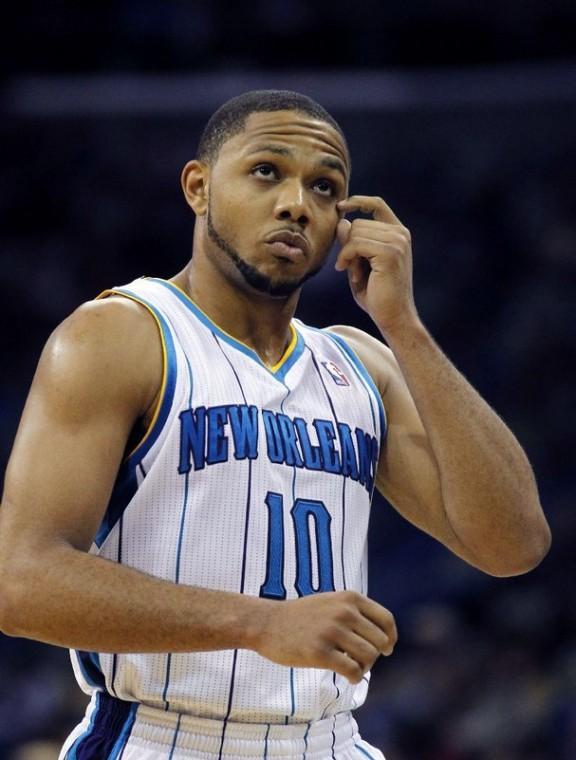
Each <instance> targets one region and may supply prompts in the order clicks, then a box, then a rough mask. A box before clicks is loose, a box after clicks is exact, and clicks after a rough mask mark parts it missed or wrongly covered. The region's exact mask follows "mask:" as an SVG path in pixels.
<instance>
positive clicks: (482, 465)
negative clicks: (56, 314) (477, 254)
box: [0, 91, 550, 760]
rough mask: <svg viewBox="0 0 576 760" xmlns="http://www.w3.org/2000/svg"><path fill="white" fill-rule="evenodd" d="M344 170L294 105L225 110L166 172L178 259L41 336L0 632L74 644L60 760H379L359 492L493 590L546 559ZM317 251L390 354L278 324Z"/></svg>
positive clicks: (526, 482)
mask: <svg viewBox="0 0 576 760" xmlns="http://www.w3.org/2000/svg"><path fill="white" fill-rule="evenodd" d="M349 173H350V157H349V154H348V147H347V144H346V140H345V138H344V135H343V134H342V131H341V129H340V127H339V126H338V124H337V123H336V122H335V121H334V119H333V118H332V117H331V116H330V115H329V114H328V113H327V112H326V111H325V110H324V109H323V108H321V107H320V106H319V105H318V104H316V103H314V102H313V101H311V100H310V99H309V98H307V97H304V96H302V95H298V94H295V93H289V92H282V91H280V92H277V91H265V92H252V93H247V94H245V95H242V96H240V97H239V98H236V99H234V100H232V101H230V102H228V103H226V104H225V105H224V106H223V107H222V108H220V109H219V110H218V111H217V112H216V113H215V114H214V116H213V117H212V118H211V119H210V121H209V123H208V125H207V126H206V129H205V132H204V134H203V136H202V139H201V143H200V147H199V153H198V158H197V159H196V160H193V161H190V162H189V163H188V164H187V165H186V167H185V168H184V171H183V174H182V186H183V190H184V195H185V198H186V200H187V202H188V204H189V205H190V206H191V208H192V210H193V211H194V213H195V215H196V227H195V231H194V244H193V257H192V259H191V261H190V262H189V263H188V264H187V265H186V266H185V268H184V269H183V270H182V271H181V272H180V273H179V274H177V275H175V276H174V277H173V278H171V279H170V280H162V279H155V278H151V279H138V280H135V281H134V282H132V283H130V284H129V285H125V286H122V287H117V288H113V289H111V290H109V291H107V292H105V293H104V294H103V295H102V296H101V297H100V298H99V299H97V300H95V301H94V302H92V303H88V304H85V305H84V306H82V307H80V308H79V309H78V310H77V311H76V312H75V313H74V314H73V315H72V316H71V317H69V318H68V319H67V320H66V321H65V322H64V323H63V324H62V325H60V327H58V328H57V330H56V331H55V332H54V334H53V335H52V336H51V338H50V340H49V341H48V343H47V346H46V348H45V350H44V352H43V355H42V358H41V360H40V364H39V367H38V371H37V373H36V376H35V379H34V383H33V386H32V390H31V392H30V396H29V399H28V402H27V404H26V409H25V411H24V415H23V418H22V422H21V426H20V429H19V432H18V435H17V439H16V442H15V445H14V451H13V454H12V457H11V460H10V464H9V467H8V472H7V476H6V486H5V495H4V501H3V505H2V509H1V511H0V517H1V520H0V568H1V571H0V572H1V576H0V577H1V591H0V599H1V602H0V604H1V610H0V624H1V628H2V630H4V631H5V632H6V633H8V634H10V635H17V636H25V637H29V638H36V639H39V640H41V641H45V642H49V643H52V644H56V645H59V646H66V647H70V648H71V649H72V650H73V652H72V660H73V665H74V670H75V673H76V677H77V679H78V681H79V683H80V686H81V687H82V688H83V689H84V690H85V691H86V692H88V693H90V694H91V695H92V699H91V702H90V705H89V707H88V711H87V714H86V718H85V719H84V721H83V722H82V723H81V724H80V726H78V728H76V729H75V730H74V731H73V732H72V734H71V735H70V737H69V739H68V740H67V742H66V744H65V746H64V748H63V749H62V753H61V758H65V759H66V760H87V759H88V758H93V759H96V758H98V760H103V759H104V758H110V759H111V760H116V759H117V758H122V760H159V759H160V758H164V759H168V758H174V760H176V759H177V758H182V759H184V758H203V759H208V758H210V759H212V760H215V759H216V758H263V757H264V758H265V757H270V758H273V757H283V758H308V760H312V758H316V759H318V760H321V759H323V758H338V760H341V759H344V758H366V757H368V758H382V757H383V756H382V754H381V753H380V751H379V750H377V749H375V748H373V747H370V746H369V745H368V744H367V743H365V742H364V741H363V740H362V739H361V738H360V736H359V734H358V730H357V726H356V723H355V721H354V719H353V717H352V714H351V711H352V710H353V709H354V708H355V707H357V706H358V705H360V704H361V703H362V702H363V701H364V699H365V697H366V692H367V688H368V679H369V671H370V667H371V666H372V664H373V663H374V661H375V660H376V658H377V657H378V656H379V655H380V654H384V655H389V654H390V653H391V652H392V650H393V648H394V644H395V642H396V629H395V625H394V619H393V617H392V614H391V613H390V612H389V611H388V610H386V609H385V608H383V607H382V606H380V605H379V604H376V603H375V602H374V601H371V600H370V599H369V598H368V597H367V596H366V592H367V579H366V533H367V526H368V516H369V509H370V500H371V496H372V492H373V488H374V487H375V486H376V487H377V488H378V489H379V490H380V491H381V492H382V493H383V494H384V495H385V496H386V498H387V499H388V500H389V501H390V502H391V503H392V504H393V505H395V507H396V508H397V509H398V510H399V511H400V512H401V513H402V514H403V515H404V516H405V517H406V518H407V519H408V520H410V521H411V522H412V523H414V524H415V525H417V526H419V527H420V528H422V529H423V530H425V531H427V532H428V533H430V534H431V535H432V536H434V537H435V538H437V539H438V540H439V541H441V542H442V543H444V544H445V545H446V546H447V547H448V548H449V549H451V550H452V551H453V552H455V553H456V554H457V555H459V556H460V557H462V558H463V559H464V560H466V561H467V562H469V563H471V564H472V565H474V566H475V567H477V568H480V569H481V570H484V571H486V572H488V573H491V574H493V575H497V576H508V575H514V574H518V573H523V572H526V571H528V570H529V569H530V568H532V567H534V566H535V565H536V564H537V563H538V562H539V561H540V560H541V558H542V557H543V555H544V554H545V553H546V551H547V548H548V545H549V541H550V537H549V531H548V527H547V524H546V521H545V518H544V516H543V514H542V510H541V507H540V504H539V500H538V494H537V490H536V487H535V483H534V478H533V475H532V471H531V468H530V466H529V463H528V461H527V459H526V457H525V455H524V453H523V452H522V450H521V448H520V446H519V444H518V443H517V441H516V440H515V438H514V437H513V435H512V433H511V432H510V431H509V430H508V429H507V428H506V426H505V425H504V424H503V423H502V421H501V420H500V419H499V418H498V417H497V416H496V414H494V412H492V411H491V410H490V409H489V407H488V406H487V405H486V404H485V403H484V401H483V400H482V399H481V398H480V397H479V396H478V394H477V393H476V392H475V391H474V390H473V388H471V387H470V385H469V384H468V383H467V382H466V380H465V379H464V378H463V377H462V376H461V375H460V374H459V373H458V372H457V370H456V369H455V368H454V367H453V366H452V365H451V364H450V362H449V361H448V360H447V359H446V357H445V356H444V355H443V354H442V352H441V351H440V350H439V348H438V347H437V346H436V345H435V343H434V341H433V340H432V338H431V337H430V335H429V334H428V332H427V331H426V329H425V327H424V326H423V324H422V322H421V320H420V319H419V316H418V313H417V311H416V308H415V305H414V301H413V296H412V277H411V246H410V234H409V232H408V230H407V229H406V227H404V225H403V224H402V223H401V222H400V221H399V219H398V218H397V217H396V216H395V214H394V213H393V212H392V211H391V209H390V208H389V207H388V206H387V204H386V203H385V202H384V201H383V200H382V199H381V198H375V197H365V196H361V195H354V196H352V197H348V178H349ZM358 209H359V210H361V211H363V212H365V213H366V214H368V215H369V216H370V218H368V219H355V220H354V221H353V222H352V223H350V221H348V220H346V219H345V215H346V214H347V213H348V212H352V211H355V210H358ZM336 236H337V237H338V240H339V242H340V246H341V248H340V251H339V254H338V258H337V260H336V269H338V270H341V271H346V272H347V274H348V279H349V282H350V287H351V289H352V293H353V294H354V297H355V299H356V301H357V303H358V305H359V306H360V307H361V308H362V309H364V310H366V311H367V312H368V314H370V316H371V317H372V319H373V320H374V322H375V324H376V325H377V327H378V328H379V330H380V332H381V333H382V336H383V337H384V338H385V340H386V343H387V344H388V346H389V348H388V347H387V346H386V345H385V344H384V342H380V341H378V340H376V339H374V338H372V337H369V336H368V335H366V334H364V333H362V332H361V331H359V330H357V329H354V328H352V327H344V326H340V327H334V328H331V329H328V330H315V329H313V328H311V327H308V326H306V325H304V324H302V323H301V322H299V321H298V320H296V319H294V312H295V309H296V305H297V302H298V297H299V293H300V289H301V287H302V284H303V283H304V281H305V280H306V279H307V278H309V277H311V276H312V275H313V274H314V273H315V272H317V271H318V270H319V269H320V268H321V267H322V266H323V265H324V264H325V260H326V257H327V255H328V252H329V251H330V248H331V245H332V243H333V240H334V238H335V237H336Z"/></svg>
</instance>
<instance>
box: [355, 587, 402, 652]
mask: <svg viewBox="0 0 576 760" xmlns="http://www.w3.org/2000/svg"><path fill="white" fill-rule="evenodd" d="M359 609H360V612H361V613H362V614H363V615H364V617H366V618H368V620H370V621H372V623H374V625H376V626H378V628H380V630H382V631H384V633H385V634H386V635H387V636H388V638H389V639H390V642H391V644H392V647H394V645H395V644H396V642H397V641H398V630H397V629H396V621H395V620H394V615H393V614H392V613H391V612H390V610H387V609H386V607H382V605H381V604H378V602H375V601H374V600H372V599H368V598H367V597H366V598H364V599H363V600H362V602H361V604H360V607H359Z"/></svg>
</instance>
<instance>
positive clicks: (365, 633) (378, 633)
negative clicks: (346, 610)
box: [354, 615, 396, 657]
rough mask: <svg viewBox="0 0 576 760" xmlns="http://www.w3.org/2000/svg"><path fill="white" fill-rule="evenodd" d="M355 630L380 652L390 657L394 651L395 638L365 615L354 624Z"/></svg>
mask: <svg viewBox="0 0 576 760" xmlns="http://www.w3.org/2000/svg"><path fill="white" fill-rule="evenodd" d="M354 631H355V632H356V633H357V634H358V636H361V637H362V638H363V639H365V640H366V641H369V642H370V644H371V645H372V646H373V647H374V648H375V649H376V650H377V651H378V652H379V653H380V654H383V655H385V656H386V657H388V655H391V654H392V652H393V651H394V644H395V643H396V642H395V639H394V640H393V639H392V638H391V637H390V636H389V635H388V633H387V632H386V631H383V630H382V628H380V627H379V626H377V625H375V624H374V623H373V622H372V621H371V620H368V618H367V617H364V615H360V619H359V620H358V622H357V623H356V624H355V625H354Z"/></svg>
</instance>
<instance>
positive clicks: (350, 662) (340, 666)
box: [328, 649, 364, 683]
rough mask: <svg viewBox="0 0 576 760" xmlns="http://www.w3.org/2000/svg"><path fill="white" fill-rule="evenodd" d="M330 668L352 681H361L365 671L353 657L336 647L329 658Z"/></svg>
mask: <svg viewBox="0 0 576 760" xmlns="http://www.w3.org/2000/svg"><path fill="white" fill-rule="evenodd" d="M328 668H329V669H330V670H334V671H335V672H336V673H339V674H340V675H341V676H344V678H347V679H348V680H349V681H350V683H360V681H361V680H362V678H363V676H364V671H363V670H362V668H361V667H360V665H359V664H358V663H357V662H356V660H354V659H353V658H352V657H348V655H347V654H345V653H344V652H339V651H338V650H337V649H335V650H334V651H333V652H332V653H331V654H330V658H329V663H328Z"/></svg>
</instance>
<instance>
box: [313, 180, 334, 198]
mask: <svg viewBox="0 0 576 760" xmlns="http://www.w3.org/2000/svg"><path fill="white" fill-rule="evenodd" d="M312 187H313V188H314V189H315V190H316V192H317V193H319V194H320V195H326V196H329V197H331V196H332V195H334V192H335V188H334V185H333V184H332V182H330V180H327V179H317V180H316V182H314V184H313V185H312Z"/></svg>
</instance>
